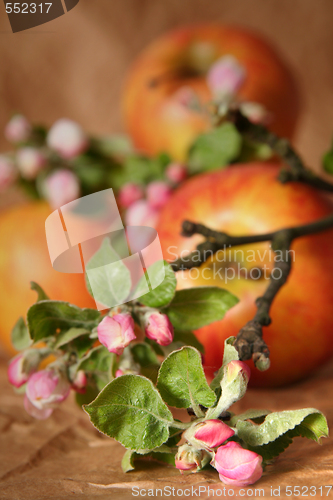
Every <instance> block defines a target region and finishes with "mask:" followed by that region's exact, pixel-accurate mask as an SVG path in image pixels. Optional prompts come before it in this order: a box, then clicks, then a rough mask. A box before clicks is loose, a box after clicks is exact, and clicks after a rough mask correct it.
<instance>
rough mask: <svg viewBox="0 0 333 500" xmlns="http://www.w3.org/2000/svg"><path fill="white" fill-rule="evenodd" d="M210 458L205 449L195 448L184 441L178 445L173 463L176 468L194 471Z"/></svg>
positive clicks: (181, 470)
mask: <svg viewBox="0 0 333 500" xmlns="http://www.w3.org/2000/svg"><path fill="white" fill-rule="evenodd" d="M209 458H210V455H209V454H208V453H207V452H206V451H205V450H197V449H196V448H194V447H193V446H191V445H189V444H187V443H185V444H183V445H182V446H179V448H178V452H177V454H176V456H175V465H176V467H177V469H179V470H180V472H181V473H183V472H192V471H193V472H196V471H197V470H198V469H201V468H202V467H203V466H204V465H205V463H204V462H206V461H207V463H208V460H209Z"/></svg>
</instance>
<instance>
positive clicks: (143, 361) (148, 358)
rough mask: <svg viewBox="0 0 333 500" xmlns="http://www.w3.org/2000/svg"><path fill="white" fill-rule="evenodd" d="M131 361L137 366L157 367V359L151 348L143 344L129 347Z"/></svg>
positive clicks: (139, 343)
mask: <svg viewBox="0 0 333 500" xmlns="http://www.w3.org/2000/svg"><path fill="white" fill-rule="evenodd" d="M130 348H131V353H132V356H133V360H134V361H135V363H139V365H141V366H143V367H145V368H149V367H151V366H156V365H159V364H160V363H159V361H158V358H157V356H156V354H155V352H154V351H153V349H152V347H151V346H150V345H148V344H146V343H144V342H138V343H136V344H132V345H131V346H130Z"/></svg>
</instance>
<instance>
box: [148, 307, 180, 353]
mask: <svg viewBox="0 0 333 500" xmlns="http://www.w3.org/2000/svg"><path fill="white" fill-rule="evenodd" d="M144 322H145V332H146V336H147V337H148V338H149V339H151V340H155V342H157V344H159V345H169V344H171V342H172V341H173V334H174V330H173V326H172V324H171V321H170V320H169V318H168V316H167V315H166V314H162V313H160V312H159V311H156V312H148V313H146V315H145V318H144Z"/></svg>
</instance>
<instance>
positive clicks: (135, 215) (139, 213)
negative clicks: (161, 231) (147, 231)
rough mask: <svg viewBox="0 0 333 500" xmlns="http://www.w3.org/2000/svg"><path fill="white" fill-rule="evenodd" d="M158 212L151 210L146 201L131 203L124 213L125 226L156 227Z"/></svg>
mask: <svg viewBox="0 0 333 500" xmlns="http://www.w3.org/2000/svg"><path fill="white" fill-rule="evenodd" d="M158 216H159V212H158V210H156V209H155V208H152V207H151V206H150V205H149V204H148V202H147V201H146V200H139V201H136V202H135V203H133V204H132V205H131V206H130V207H129V208H128V209H127V211H126V225H127V226H148V227H153V228H154V227H156V225H157V221H158Z"/></svg>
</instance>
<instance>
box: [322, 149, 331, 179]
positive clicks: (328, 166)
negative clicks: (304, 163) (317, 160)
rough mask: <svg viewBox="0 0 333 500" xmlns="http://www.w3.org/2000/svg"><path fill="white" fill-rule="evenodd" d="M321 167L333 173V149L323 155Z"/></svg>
mask: <svg viewBox="0 0 333 500" xmlns="http://www.w3.org/2000/svg"><path fill="white" fill-rule="evenodd" d="M323 168H324V170H325V172H327V173H328V174H331V175H333V150H331V151H329V152H328V153H326V154H325V155H324V157H323Z"/></svg>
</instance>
